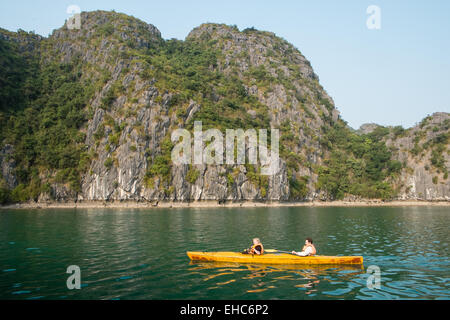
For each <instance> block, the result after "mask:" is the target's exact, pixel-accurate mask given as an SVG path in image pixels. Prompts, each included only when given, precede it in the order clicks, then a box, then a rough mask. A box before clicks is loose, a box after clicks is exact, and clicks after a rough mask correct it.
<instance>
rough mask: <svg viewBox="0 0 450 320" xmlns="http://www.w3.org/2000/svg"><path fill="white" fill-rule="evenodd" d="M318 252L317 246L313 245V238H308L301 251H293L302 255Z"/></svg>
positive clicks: (311, 254)
mask: <svg viewBox="0 0 450 320" xmlns="http://www.w3.org/2000/svg"><path fill="white" fill-rule="evenodd" d="M316 253H317V250H316V247H315V246H314V245H313V241H312V239H311V238H306V240H305V245H304V246H303V249H302V251H301V252H295V251H292V254H295V255H297V256H300V257H306V256H313V255H315V254H316Z"/></svg>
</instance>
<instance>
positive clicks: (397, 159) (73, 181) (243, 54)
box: [0, 11, 450, 203]
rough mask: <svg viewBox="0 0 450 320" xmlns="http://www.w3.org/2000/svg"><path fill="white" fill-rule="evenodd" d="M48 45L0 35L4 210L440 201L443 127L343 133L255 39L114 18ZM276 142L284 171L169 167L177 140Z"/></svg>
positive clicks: (305, 65) (296, 72)
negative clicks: (170, 33)
mask: <svg viewBox="0 0 450 320" xmlns="http://www.w3.org/2000/svg"><path fill="white" fill-rule="evenodd" d="M81 22H82V23H81V29H79V30H76V29H75V30H69V29H68V28H67V27H66V26H63V27H62V28H60V29H58V30H55V31H54V32H53V34H52V35H51V36H50V37H48V38H43V37H40V36H36V35H34V34H30V33H26V32H23V31H20V32H17V33H16V32H9V31H6V30H0V49H1V52H2V58H0V59H1V60H0V65H1V67H2V69H1V74H0V81H1V84H2V86H1V87H2V88H1V91H0V124H1V130H0V143H1V145H0V164H1V166H0V168H1V172H0V173H1V175H2V176H1V180H0V190H1V193H0V194H1V196H0V200H2V202H5V203H6V202H20V201H28V200H30V199H31V200H34V201H52V200H58V201H68V200H77V201H82V200H135V201H155V200H172V201H192V200H219V201H223V200H232V201H239V200H280V201H287V200H313V199H322V200H330V199H336V198H383V199H394V198H400V199H427V200H442V199H444V200H448V199H450V180H449V179H448V173H447V172H448V166H449V149H448V140H449V134H448V133H449V120H448V119H449V114H447V113H437V114H434V115H433V116H431V117H430V118H427V119H426V120H424V121H425V124H423V123H424V121H422V122H421V124H420V125H418V126H416V127H414V128H411V129H407V130H405V129H402V130H400V129H399V128H397V127H396V128H384V127H377V126H371V127H370V128H366V129H367V130H365V131H364V132H355V131H353V130H351V129H350V128H348V126H347V125H346V123H345V122H344V121H343V120H342V119H341V118H340V116H339V112H338V111H337V109H336V108H335V106H334V103H333V100H332V98H331V97H329V96H328V94H327V93H326V91H325V90H324V89H323V88H322V86H321V85H320V83H319V78H318V76H317V75H316V74H315V73H314V71H313V69H312V67H311V65H310V63H309V62H308V60H307V59H306V58H305V57H304V56H303V55H302V54H301V52H300V51H299V50H298V49H296V48H295V47H294V46H292V45H291V44H289V43H288V42H287V41H285V40H283V39H281V38H279V37H277V36H276V35H275V34H273V33H270V32H264V31H258V30H255V29H253V28H249V29H245V30H242V31H240V30H238V29H237V28H236V27H233V26H227V25H221V24H210V23H208V24H203V25H201V26H199V27H197V28H195V29H194V30H192V31H191V32H190V33H189V35H188V36H187V37H186V39H185V40H184V41H180V40H175V39H172V40H164V39H162V38H161V34H160V32H159V31H158V29H157V28H156V27H155V26H153V25H150V24H147V23H145V22H142V21H140V20H137V19H135V18H133V17H130V16H127V15H124V14H120V13H115V12H104V11H96V12H83V13H82V14H81ZM194 121H202V124H203V127H204V129H205V130H206V129H208V128H217V129H219V130H221V131H222V132H225V130H226V129H237V128H242V129H244V130H246V129H250V128H255V129H269V130H270V129H278V130H279V131H280V135H281V139H280V162H279V167H280V170H279V172H278V173H277V174H275V175H273V176H265V175H262V174H261V172H260V169H261V168H260V167H259V166H258V165H251V164H248V163H247V164H243V165H237V164H236V165H188V164H186V165H174V164H173V163H172V162H171V159H170V151H171V149H172V147H173V144H174V143H173V142H172V141H171V139H170V135H171V133H172V132H173V130H175V129H177V128H185V129H187V130H190V131H192V129H193V124H194Z"/></svg>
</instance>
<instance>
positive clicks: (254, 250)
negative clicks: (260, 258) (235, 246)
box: [242, 238, 264, 255]
mask: <svg viewBox="0 0 450 320" xmlns="http://www.w3.org/2000/svg"><path fill="white" fill-rule="evenodd" d="M242 253H245V254H258V255H261V254H264V246H263V245H262V243H261V240H259V238H254V239H253V245H252V246H251V248H250V249H245V250H244V252H242Z"/></svg>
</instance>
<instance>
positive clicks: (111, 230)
mask: <svg viewBox="0 0 450 320" xmlns="http://www.w3.org/2000/svg"><path fill="white" fill-rule="evenodd" d="M449 226H450V212H449V209H448V208H445V207H395V208H394V207H392V208H391V207H381V208H304V207H300V208H255V209H234V208H233V209H232V208H226V209H224V208H219V209H151V210H142V209H141V210H137V209H136V210H130V209H126V210H118V209H117V210H116V209H115V210H112V209H89V210H80V209H73V210H69V209H64V210H10V211H7V210H0V299H450V289H449V280H450V258H449V256H450V249H449V240H450V235H449ZM253 237H260V238H261V240H262V241H263V244H264V245H265V247H266V248H276V249H280V250H293V249H295V250H299V249H300V248H301V246H302V244H303V242H304V238H305V237H312V238H313V239H314V243H315V244H316V246H317V248H318V253H319V254H322V255H362V256H363V257H364V266H363V268H361V267H339V266H327V267H321V268H318V267H307V266H294V267H292V266H291V267H283V266H276V265H273V266H262V265H239V264H214V263H191V262H190V261H189V259H188V257H187V256H186V253H185V252H186V251H187V250H191V251H240V250H242V249H244V248H246V247H248V246H249V245H250V242H251V239H252V238H253ZM70 265H77V266H79V267H80V269H81V286H82V288H81V289H80V290H69V289H68V288H67V286H66V280H67V278H68V277H69V276H70V275H69V274H67V273H66V270H67V267H68V266H70ZM371 265H376V266H378V267H379V268H380V270H381V286H380V288H379V289H369V288H368V287H367V280H368V277H369V274H368V273H367V269H368V267H369V266H371Z"/></svg>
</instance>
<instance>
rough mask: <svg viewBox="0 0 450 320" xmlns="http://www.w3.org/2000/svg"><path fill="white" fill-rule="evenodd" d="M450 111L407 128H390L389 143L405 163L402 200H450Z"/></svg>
mask: <svg viewBox="0 0 450 320" xmlns="http://www.w3.org/2000/svg"><path fill="white" fill-rule="evenodd" d="M449 129H450V114H448V113H444V112H437V113H434V114H433V115H431V116H429V117H427V118H425V119H424V120H422V122H420V124H418V125H416V126H414V127H412V128H410V129H408V130H405V131H397V132H395V130H393V129H392V130H391V131H392V132H391V134H390V135H389V136H388V137H387V138H386V144H387V145H388V146H389V147H391V149H392V150H393V154H394V157H395V158H396V159H398V160H399V161H401V162H402V163H404V164H405V165H404V169H403V170H402V173H401V176H400V177H399V179H398V184H399V185H400V193H399V199H403V200H406V199H420V200H450V180H449V179H448V169H449V167H450V150H449V147H448V143H449V137H450V134H449V133H450V131H449Z"/></svg>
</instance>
